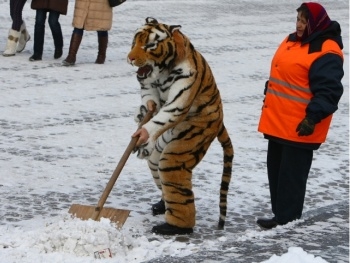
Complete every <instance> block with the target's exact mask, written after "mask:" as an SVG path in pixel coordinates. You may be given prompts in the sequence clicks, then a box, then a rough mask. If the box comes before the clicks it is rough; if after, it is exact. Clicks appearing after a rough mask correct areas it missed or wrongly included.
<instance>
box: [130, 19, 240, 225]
mask: <svg viewBox="0 0 350 263" xmlns="http://www.w3.org/2000/svg"><path fill="white" fill-rule="evenodd" d="M179 29H180V26H169V25H165V24H161V23H158V21H157V20H156V19H154V18H147V19H146V24H145V25H144V26H142V27H141V28H140V29H138V30H137V31H136V33H135V36H134V39H133V43H132V48H131V51H130V53H129V54H128V62H129V63H130V64H132V65H134V66H136V67H138V71H137V78H138V81H139V83H140V85H141V98H142V105H143V106H141V107H140V110H138V111H137V112H136V115H135V119H137V120H140V119H142V116H144V112H145V110H144V109H145V106H146V105H147V102H148V101H154V102H155V103H156V105H157V111H156V113H155V114H154V116H153V118H152V119H151V120H150V121H149V122H148V123H146V124H145V125H144V126H143V128H145V129H146V130H147V131H148V133H149V136H150V139H149V141H148V143H146V144H144V145H142V147H141V148H140V149H139V154H138V156H139V157H140V158H146V159H148V166H149V168H150V170H151V173H152V175H153V178H154V180H155V182H156V184H157V186H158V188H159V189H160V190H161V191H162V198H163V200H164V201H165V205H166V213H165V219H166V222H167V223H169V224H171V225H175V226H178V227H183V228H189V227H193V226H194V225H195V205H194V195H193V191H192V171H193V169H194V168H195V167H196V165H197V164H198V163H199V162H200V161H201V160H202V158H203V157H204V155H205V154H206V152H207V150H208V148H209V146H210V144H211V143H212V141H213V140H215V138H217V139H218V141H219V142H220V143H221V145H222V147H223V155H224V158H223V166H224V168H223V174H222V182H221V187H220V205H219V207H220V218H219V227H220V228H222V227H223V226H224V224H225V219H226V211H227V193H228V188H229V183H230V179H231V172H232V159H233V154H234V153H233V146H232V143H231V140H230V137H229V134H228V132H227V130H226V128H225V126H224V123H223V109H222V107H223V106H222V101H221V97H220V92H219V90H218V88H217V85H216V82H215V79H214V76H213V74H212V72H211V69H210V67H209V65H208V63H207V61H206V60H205V59H204V57H203V56H202V55H201V54H200V53H199V52H198V51H197V50H196V49H195V48H194V47H193V45H192V44H191V42H190V40H189V39H188V38H187V37H186V36H185V35H184V34H183V33H181V32H180V30H179Z"/></svg>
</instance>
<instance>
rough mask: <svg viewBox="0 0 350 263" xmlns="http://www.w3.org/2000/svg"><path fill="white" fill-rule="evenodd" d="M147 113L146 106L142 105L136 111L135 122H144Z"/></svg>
mask: <svg viewBox="0 0 350 263" xmlns="http://www.w3.org/2000/svg"><path fill="white" fill-rule="evenodd" d="M146 113H147V108H146V106H145V105H141V106H140V107H138V108H137V109H136V110H135V115H134V120H135V122H136V123H139V122H141V121H142V120H143V118H144V117H145V115H146Z"/></svg>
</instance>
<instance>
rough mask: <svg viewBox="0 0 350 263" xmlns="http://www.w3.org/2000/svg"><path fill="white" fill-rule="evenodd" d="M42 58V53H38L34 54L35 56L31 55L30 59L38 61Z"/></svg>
mask: <svg viewBox="0 0 350 263" xmlns="http://www.w3.org/2000/svg"><path fill="white" fill-rule="evenodd" d="M41 59H42V57H41V55H38V54H35V53H34V54H33V56H31V57H30V58H29V61H38V60H41Z"/></svg>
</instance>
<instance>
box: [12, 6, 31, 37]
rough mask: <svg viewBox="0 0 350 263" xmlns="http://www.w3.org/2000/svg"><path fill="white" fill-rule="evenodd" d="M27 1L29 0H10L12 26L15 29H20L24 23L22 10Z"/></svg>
mask: <svg viewBox="0 0 350 263" xmlns="http://www.w3.org/2000/svg"><path fill="white" fill-rule="evenodd" d="M26 2H27V0H10V16H11V19H12V26H11V28H12V29H13V30H15V31H19V30H20V28H21V25H22V23H23V19H22V10H23V8H24V5H25V3H26Z"/></svg>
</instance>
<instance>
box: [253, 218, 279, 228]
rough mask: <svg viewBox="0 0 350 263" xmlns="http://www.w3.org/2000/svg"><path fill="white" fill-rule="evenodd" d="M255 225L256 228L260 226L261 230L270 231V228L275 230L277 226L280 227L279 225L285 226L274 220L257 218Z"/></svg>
mask: <svg viewBox="0 0 350 263" xmlns="http://www.w3.org/2000/svg"><path fill="white" fill-rule="evenodd" d="M256 223H257V224H258V226H260V227H261V228H262V229H265V230H267V229H272V228H275V227H277V226H280V225H285V224H281V223H279V222H277V221H276V220H275V218H271V219H270V218H259V219H258V220H257V221H256Z"/></svg>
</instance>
